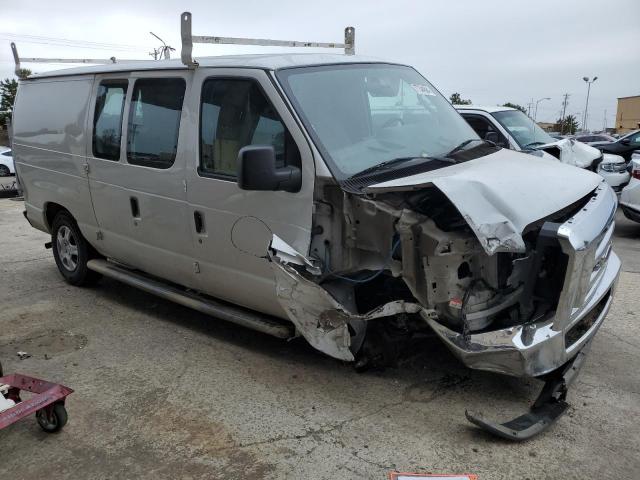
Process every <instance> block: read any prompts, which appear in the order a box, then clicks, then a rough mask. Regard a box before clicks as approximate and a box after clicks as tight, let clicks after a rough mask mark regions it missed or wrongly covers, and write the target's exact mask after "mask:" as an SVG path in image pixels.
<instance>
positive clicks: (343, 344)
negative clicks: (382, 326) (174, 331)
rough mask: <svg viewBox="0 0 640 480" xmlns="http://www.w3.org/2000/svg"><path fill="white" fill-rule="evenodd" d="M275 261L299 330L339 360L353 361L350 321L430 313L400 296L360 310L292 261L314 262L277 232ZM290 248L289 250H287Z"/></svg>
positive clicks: (280, 290) (281, 294)
mask: <svg viewBox="0 0 640 480" xmlns="http://www.w3.org/2000/svg"><path fill="white" fill-rule="evenodd" d="M270 251H271V260H272V262H271V265H272V269H273V273H274V276H275V280H276V294H277V297H278V300H279V302H280V304H281V305H282V307H283V308H284V310H285V311H286V312H287V315H288V316H289V319H290V320H291V322H292V323H293V324H294V325H295V326H296V329H297V331H298V332H299V333H300V335H302V336H303V337H304V338H305V339H306V340H307V341H308V342H309V344H311V346H313V347H314V348H316V349H318V350H320V351H321V352H323V353H326V354H327V355H329V356H331V357H334V358H337V359H339V360H346V361H353V360H354V355H353V352H352V351H351V348H350V347H351V333H350V332H349V325H350V324H351V323H360V322H363V321H365V322H366V321H369V320H373V319H376V318H382V317H391V316H394V315H398V314H401V313H421V312H423V313H422V314H423V315H425V316H429V314H430V313H429V312H426V311H425V309H424V307H422V306H421V305H419V304H417V303H411V302H406V301H403V300H396V301H393V302H389V303H386V304H384V305H381V306H379V307H377V308H375V309H373V310H371V311H370V312H367V313H366V314H357V313H356V312H354V311H351V310H350V309H349V308H347V307H346V306H345V305H343V304H342V303H340V302H339V301H338V300H336V299H335V298H334V297H333V296H332V295H331V294H330V293H329V292H328V291H327V290H325V289H324V288H323V287H322V286H320V285H318V284H317V283H315V282H313V281H311V280H309V279H307V278H305V277H304V276H303V275H302V274H300V273H299V272H298V271H297V270H296V269H295V268H293V267H292V266H291V265H290V264H294V265H304V266H307V265H310V264H311V262H310V261H309V260H308V259H306V258H305V257H304V256H303V255H301V254H300V253H298V252H296V251H295V250H294V249H293V248H292V247H291V246H289V245H288V244H286V242H284V241H283V240H282V239H280V238H278V237H277V236H276V235H274V236H273V241H272V244H271V249H270ZM283 252H286V253H283Z"/></svg>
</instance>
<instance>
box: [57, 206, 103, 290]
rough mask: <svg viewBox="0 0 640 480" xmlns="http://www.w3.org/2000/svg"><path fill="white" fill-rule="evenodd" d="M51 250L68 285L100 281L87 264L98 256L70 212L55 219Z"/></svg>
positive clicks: (84, 284) (59, 214)
mask: <svg viewBox="0 0 640 480" xmlns="http://www.w3.org/2000/svg"><path fill="white" fill-rule="evenodd" d="M51 249H52V250H53V258H55V260H56V265H57V266H58V270H59V271H60V274H61V275H62V277H63V278H64V279H65V281H66V282H67V283H69V284H71V285H75V286H78V287H80V286H86V285H93V284H95V283H96V282H97V281H98V280H99V279H100V277H101V275H100V274H99V273H96V272H94V271H91V270H89V269H88V268H87V262H88V261H89V260H91V259H92V258H94V257H96V256H97V255H96V252H95V250H94V249H93V247H92V246H91V245H89V243H88V242H87V241H86V240H85V238H84V237H83V236H82V233H80V229H79V228H78V225H77V224H76V222H75V220H74V219H73V217H72V216H71V215H70V214H69V213H68V212H60V213H58V214H57V215H56V216H55V218H54V219H53V226H52V228H51Z"/></svg>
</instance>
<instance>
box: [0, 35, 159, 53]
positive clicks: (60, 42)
mask: <svg viewBox="0 0 640 480" xmlns="http://www.w3.org/2000/svg"><path fill="white" fill-rule="evenodd" d="M0 37H2V38H4V39H6V40H20V41H22V42H24V43H38V44H44V45H57V46H63V47H75V48H93V49H104V50H121V51H133V50H135V51H138V50H141V49H146V48H148V47H145V46H141V45H127V44H117V43H106V42H91V41H87V40H72V39H68V38H54V37H44V36H39V35H26V34H14V33H6V32H0Z"/></svg>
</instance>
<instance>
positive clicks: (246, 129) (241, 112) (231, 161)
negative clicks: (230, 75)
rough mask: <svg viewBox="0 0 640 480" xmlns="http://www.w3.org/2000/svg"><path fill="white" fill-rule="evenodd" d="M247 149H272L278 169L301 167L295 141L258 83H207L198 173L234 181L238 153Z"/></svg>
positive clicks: (213, 80)
mask: <svg viewBox="0 0 640 480" xmlns="http://www.w3.org/2000/svg"><path fill="white" fill-rule="evenodd" d="M247 145H272V146H273V148H274V149H275V152H276V166H277V167H282V166H284V165H299V163H300V153H299V152H298V149H297V147H296V145H295V143H294V141H293V138H292V137H291V135H290V134H289V132H288V131H287V129H286V128H285V126H284V124H283V123H282V121H281V120H280V117H279V116H278V114H277V113H276V111H275V109H274V108H273V106H272V105H271V104H270V103H269V101H268V100H267V98H266V96H265V95H264V93H263V92H262V90H261V89H260V87H259V86H258V84H257V83H256V82H255V81H253V80H248V79H238V80H233V79H208V80H206V81H205V82H204V85H203V86H202V100H201V106H200V168H199V169H198V172H199V173H200V174H202V175H204V176H207V175H211V176H216V177H221V178H228V179H234V178H235V177H236V176H237V173H236V172H237V158H238V152H239V151H240V149H241V148H242V147H245V146H247Z"/></svg>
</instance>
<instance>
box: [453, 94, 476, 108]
mask: <svg viewBox="0 0 640 480" xmlns="http://www.w3.org/2000/svg"><path fill="white" fill-rule="evenodd" d="M449 101H450V102H451V103H452V104H453V105H471V104H472V103H473V102H472V101H471V100H463V99H462V98H460V94H459V93H452V94H451V96H450V97H449Z"/></svg>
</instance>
